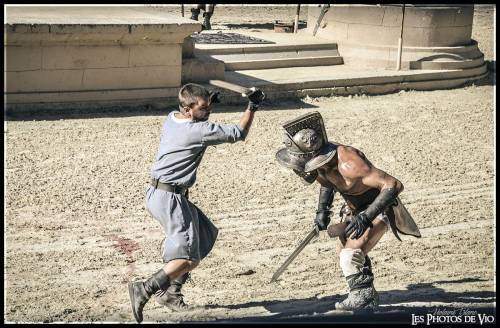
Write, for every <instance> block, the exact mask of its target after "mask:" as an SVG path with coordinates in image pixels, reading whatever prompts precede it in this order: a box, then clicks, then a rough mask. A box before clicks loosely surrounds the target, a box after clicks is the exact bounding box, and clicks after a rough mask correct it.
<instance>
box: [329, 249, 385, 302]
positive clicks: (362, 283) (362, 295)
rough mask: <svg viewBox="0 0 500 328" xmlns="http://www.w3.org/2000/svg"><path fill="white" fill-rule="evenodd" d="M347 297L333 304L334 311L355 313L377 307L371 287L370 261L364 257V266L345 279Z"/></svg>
mask: <svg viewBox="0 0 500 328" xmlns="http://www.w3.org/2000/svg"><path fill="white" fill-rule="evenodd" d="M346 280H347V284H348V286H349V295H348V296H347V298H346V299H345V300H343V301H342V302H338V303H336V304H335V309H337V310H345V311H355V310H362V309H373V308H375V307H376V306H377V305H378V294H377V291H376V290H375V287H374V286H373V272H372V270H371V261H370V258H369V257H368V256H366V257H365V264H364V266H363V268H362V269H361V271H360V272H358V273H355V274H352V275H349V276H347V277H346Z"/></svg>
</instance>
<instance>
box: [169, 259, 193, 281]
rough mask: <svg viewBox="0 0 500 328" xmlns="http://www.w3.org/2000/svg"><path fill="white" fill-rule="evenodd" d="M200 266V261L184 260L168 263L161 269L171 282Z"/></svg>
mask: <svg viewBox="0 0 500 328" xmlns="http://www.w3.org/2000/svg"><path fill="white" fill-rule="evenodd" d="M198 264H200V261H190V260H185V259H176V260H172V261H169V262H168V263H167V264H165V266H164V267H163V271H165V273H166V274H167V275H168V276H169V278H170V279H171V280H173V279H175V278H178V277H180V276H182V275H183V274H185V273H186V272H189V271H192V270H193V269H194V268H196V267H197V266H198Z"/></svg>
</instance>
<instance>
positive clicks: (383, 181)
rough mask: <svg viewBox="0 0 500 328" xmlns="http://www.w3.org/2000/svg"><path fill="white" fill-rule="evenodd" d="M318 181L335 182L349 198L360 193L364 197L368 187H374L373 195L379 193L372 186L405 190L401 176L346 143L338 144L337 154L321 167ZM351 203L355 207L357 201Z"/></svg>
mask: <svg viewBox="0 0 500 328" xmlns="http://www.w3.org/2000/svg"><path fill="white" fill-rule="evenodd" d="M317 181H318V182H319V183H320V184H322V185H324V186H329V185H330V184H331V185H333V186H334V187H335V189H336V190H337V191H338V192H340V193H341V194H342V195H343V196H344V198H347V197H346V195H350V196H357V195H359V198H360V200H361V198H363V195H365V194H366V193H367V192H368V191H372V193H371V197H369V198H374V197H376V196H377V194H378V193H373V190H372V189H378V190H382V189H385V188H396V189H397V190H398V191H399V192H401V191H402V190H403V185H402V184H401V182H400V181H399V180H397V179H396V178H394V177H392V176H390V175H389V174H387V173H385V172H384V171H382V170H380V169H378V168H376V167H375V166H373V165H372V163H371V162H370V161H369V160H368V159H367V158H366V157H365V155H364V154H363V153H362V152H361V151H360V150H358V149H356V148H354V147H351V146H344V145H339V146H338V148H337V154H336V155H335V156H334V157H333V158H332V160H331V161H330V162H329V163H327V164H325V165H323V166H322V167H320V168H318V178H317ZM349 198H350V199H351V200H352V199H353V197H349ZM355 198H356V197H354V199H355ZM365 198H366V197H365ZM346 200H347V199H346ZM371 201H373V199H363V200H362V203H368V202H369V203H371ZM348 203H350V206H351V207H354V206H353V204H352V203H353V202H349V201H348ZM354 203H355V202H354Z"/></svg>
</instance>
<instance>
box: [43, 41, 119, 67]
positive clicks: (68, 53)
mask: <svg viewBox="0 0 500 328" xmlns="http://www.w3.org/2000/svg"><path fill="white" fill-rule="evenodd" d="M42 49H43V56H42V57H43V69H44V70H51V69H87V68H106V67H128V65H129V48H128V47H121V46H62V45H59V46H45V47H43V48H42Z"/></svg>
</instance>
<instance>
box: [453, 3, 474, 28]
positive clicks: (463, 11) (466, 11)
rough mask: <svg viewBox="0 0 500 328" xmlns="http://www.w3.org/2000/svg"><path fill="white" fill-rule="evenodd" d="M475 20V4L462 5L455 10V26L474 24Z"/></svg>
mask: <svg viewBox="0 0 500 328" xmlns="http://www.w3.org/2000/svg"><path fill="white" fill-rule="evenodd" d="M473 20H474V6H473V5H469V6H465V5H464V6H461V7H460V8H459V10H457V11H456V12H455V15H454V20H453V26H472V22H473Z"/></svg>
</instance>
